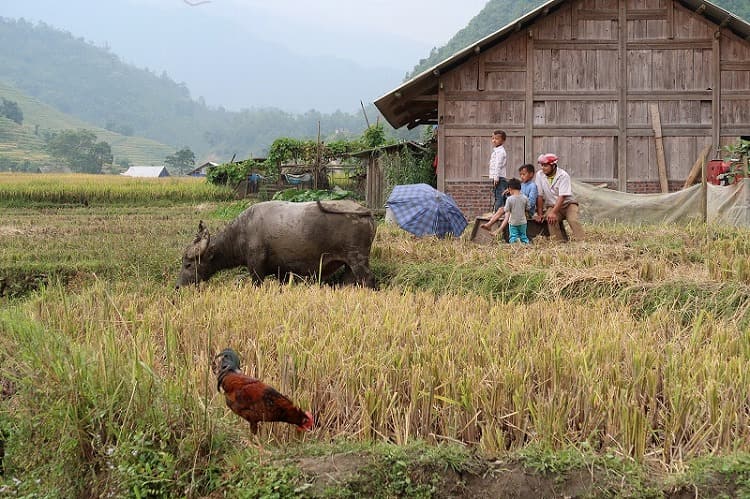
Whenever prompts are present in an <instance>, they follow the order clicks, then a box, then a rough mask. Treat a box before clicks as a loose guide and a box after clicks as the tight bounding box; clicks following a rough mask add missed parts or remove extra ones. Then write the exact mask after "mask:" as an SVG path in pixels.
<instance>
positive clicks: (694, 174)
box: [682, 144, 713, 189]
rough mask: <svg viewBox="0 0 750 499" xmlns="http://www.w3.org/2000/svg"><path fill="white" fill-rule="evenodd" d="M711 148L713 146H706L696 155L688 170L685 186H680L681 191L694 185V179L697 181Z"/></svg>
mask: <svg viewBox="0 0 750 499" xmlns="http://www.w3.org/2000/svg"><path fill="white" fill-rule="evenodd" d="M712 146H713V144H706V145H705V146H704V147H703V149H701V152H700V154H698V159H696V160H695V163H693V167H692V168H691V169H690V173H688V176H687V178H686V179H685V185H683V186H682V188H683V189H687V188H688V187H690V186H691V185H693V184H694V183H695V179H697V178H698V175H700V174H701V172H702V171H703V165H704V164H705V163H706V159H708V152H709V151H710V150H711V147H712Z"/></svg>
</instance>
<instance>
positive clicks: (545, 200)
mask: <svg viewBox="0 0 750 499" xmlns="http://www.w3.org/2000/svg"><path fill="white" fill-rule="evenodd" d="M558 161H559V158H558V157H557V156H556V155H555V154H552V153H547V154H542V155H540V156H539V158H538V159H537V162H538V163H539V164H540V165H541V166H542V168H541V170H539V171H538V172H537V173H536V177H535V182H536V187H537V190H538V191H539V196H538V198H537V205H536V214H535V215H534V220H536V221H537V222H541V221H543V220H546V221H547V226H548V227H549V233H550V237H551V238H552V239H553V240H556V241H564V240H565V238H564V236H563V226H562V221H563V220H567V221H568V225H569V226H570V230H571V232H572V233H573V238H574V239H576V240H578V241H582V240H583V239H584V233H583V226H582V225H581V223H580V222H579V221H578V201H576V198H575V197H574V196H573V190H572V185H571V180H570V175H569V174H568V172H566V171H565V170H563V169H562V168H559V167H558V166H557V162H558Z"/></svg>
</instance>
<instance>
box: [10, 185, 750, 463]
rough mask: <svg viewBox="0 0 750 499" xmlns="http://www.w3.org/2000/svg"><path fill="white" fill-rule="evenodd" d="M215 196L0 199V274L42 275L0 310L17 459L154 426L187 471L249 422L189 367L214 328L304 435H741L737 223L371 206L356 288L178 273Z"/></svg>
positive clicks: (494, 445)
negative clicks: (67, 203) (184, 199)
mask: <svg viewBox="0 0 750 499" xmlns="http://www.w3.org/2000/svg"><path fill="white" fill-rule="evenodd" d="M99 188H100V187H90V188H89V189H94V190H95V189H99ZM109 188H113V187H111V186H110V187H109ZM86 192H89V191H86ZM135 195H136V196H142V195H144V194H142V193H137V194H135ZM188 197H189V196H188ZM216 207H217V205H216V204H212V203H208V204H205V203H204V202H203V201H200V202H196V203H194V204H190V203H183V204H179V205H175V206H169V207H161V208H158V209H155V208H153V207H150V206H148V205H145V206H128V205H121V206H89V207H87V208H83V207H78V208H11V209H6V210H5V211H4V217H3V220H2V224H0V234H2V235H3V237H1V238H0V281H3V280H4V279H7V277H8V276H9V275H15V274H14V273H23V272H26V271H28V272H31V274H32V275H35V274H34V272H44V273H46V275H47V279H46V281H45V282H47V283H48V284H50V285H49V287H47V288H46V289H44V290H42V291H40V292H39V293H38V294H34V295H30V296H27V297H26V298H25V299H23V300H19V301H17V302H15V303H13V304H11V303H8V305H9V306H8V307H6V308H7V309H6V310H5V311H3V312H2V313H0V331H1V332H2V335H0V346H2V347H3V348H0V351H4V352H13V354H12V355H9V354H0V361H2V364H1V365H2V367H1V368H0V376H2V377H4V378H7V379H12V380H13V381H14V382H15V385H16V386H17V387H18V391H17V394H16V395H15V396H14V397H13V399H12V402H10V403H12V404H14V410H15V411H16V412H15V416H14V417H13V418H12V421H14V424H17V425H18V426H19V428H20V429H19V430H18V432H19V434H20V435H22V436H23V441H24V442H26V443H25V444H24V445H26V446H27V447H25V450H23V452H21V453H20V454H19V453H18V452H16V454H14V455H16V456H18V455H23V456H25V457H24V459H26V464H27V465H28V466H30V467H31V468H33V467H34V466H42V465H43V463H45V462H47V461H48V460H49V454H45V451H44V449H46V448H47V447H46V446H48V445H49V444H48V443H49V442H50V441H56V442H60V441H62V442H65V445H62V447H61V448H62V449H64V450H60V451H57V450H50V451H49V452H50V453H52V454H54V455H55V456H57V457H56V459H57V458H59V459H60V460H61V461H60V462H63V463H83V464H80V466H83V467H84V468H85V466H84V465H85V463H88V462H89V461H91V460H100V461H101V463H100V464H101V466H103V467H106V466H107V463H108V462H109V461H108V460H109V459H110V457H108V456H109V454H108V453H109V452H110V450H111V449H130V448H131V447H128V445H130V446H133V448H136V449H144V448H149V449H150V448H151V447H149V446H152V445H153V442H162V444H160V445H163V446H164V449H167V450H162V451H160V452H165V453H166V455H167V456H174V457H173V458H172V460H169V461H168V464H169V466H167V467H166V468H165V469H167V470H171V469H172V468H171V467H177V468H180V469H188V470H192V472H194V473H198V472H197V471H195V470H196V469H197V467H198V464H197V463H204V464H205V466H208V463H210V462H215V461H212V459H214V460H215V459H216V457H215V455H214V453H215V452H216V449H217V446H219V447H221V446H226V445H227V442H234V443H238V442H239V443H247V442H249V439H248V437H247V428H246V425H245V424H244V423H243V422H242V421H241V420H239V419H238V418H237V417H236V416H234V415H233V414H231V413H229V412H228V411H227V409H226V408H225V407H224V405H223V401H222V399H221V396H220V395H218V394H217V392H216V390H215V380H214V379H213V376H212V375H211V374H210V371H209V360H210V359H211V357H212V356H213V355H214V354H215V353H216V352H217V351H219V350H220V349H222V348H224V347H226V346H231V347H233V348H235V349H236V350H237V351H238V352H240V354H241V356H242V357H243V360H244V364H245V366H244V367H245V370H246V371H247V372H248V373H250V374H253V375H256V376H259V377H261V378H263V379H264V380H266V381H268V382H270V383H271V384H273V385H275V386H276V387H277V388H279V389H280V390H281V391H282V392H284V393H287V394H288V395H290V396H291V397H292V398H293V399H295V400H296V401H297V402H298V403H299V404H300V405H301V406H303V407H305V408H310V409H312V411H313V412H314V414H315V416H316V419H317V423H318V425H317V429H316V431H314V432H313V433H312V434H310V435H306V436H304V437H303V438H305V439H307V440H315V441H328V440H329V439H334V438H337V437H346V438H349V439H354V440H358V441H361V442H369V441H372V440H385V441H391V442H396V443H399V444H407V443H410V442H412V441H414V440H416V439H424V440H427V441H429V442H461V443H463V444H466V445H470V446H472V447H475V448H477V449H479V450H480V451H482V452H483V453H488V454H496V453H498V452H500V451H503V450H505V449H519V448H523V447H525V446H527V445H528V444H530V443H537V444H540V445H543V446H546V447H548V448H562V447H566V446H568V445H574V446H575V445H586V446H589V447H590V448H593V449H596V450H601V451H602V452H605V451H606V452H607V453H609V454H615V455H621V456H626V457H627V458H632V459H636V460H641V461H649V462H656V463H659V465H660V466H662V467H664V468H665V469H679V468H680V466H682V463H683V462H684V460H686V459H690V458H692V457H696V456H704V455H712V454H723V453H729V452H733V451H747V450H748V449H750V402H749V401H750V379H749V378H750V375H749V374H748V370H747V368H746V366H747V365H749V364H750V336H749V333H748V331H750V329H749V328H748V321H749V320H750V293H749V292H748V282H749V281H748V279H749V275H748V274H750V270H748V266H747V264H746V263H745V262H746V261H747V259H748V257H749V256H750V233H748V231H746V230H727V229H718V228H707V227H705V226H689V227H675V226H656V227H647V228H643V227H627V226H614V227H604V226H593V225H592V226H587V227H586V229H587V233H588V234H589V240H588V241H586V242H580V243H572V244H554V243H551V242H547V241H543V240H540V241H538V242H537V243H535V244H534V245H533V246H531V247H523V246H509V245H504V244H502V245H501V244H498V245H487V246H481V245H476V244H474V243H472V242H470V241H468V240H467V237H466V236H465V237H464V238H461V239H453V240H451V239H448V240H438V239H432V238H423V239H418V238H414V237H412V236H410V235H408V234H406V233H404V232H403V231H401V230H400V229H398V228H396V227H393V226H387V225H381V226H380V227H379V229H378V235H377V238H376V241H375V244H374V247H373V257H372V265H373V268H374V270H375V273H376V275H377V277H378V279H379V282H380V290H378V291H371V290H364V289H358V288H338V287H328V286H318V285H316V284H314V283H313V284H310V283H278V282H276V281H270V282H267V283H265V284H264V285H262V286H259V287H255V286H253V285H252V284H250V282H249V281H243V280H238V279H237V276H238V274H237V273H226V274H223V275H221V274H220V275H217V276H215V278H214V279H213V280H212V281H211V282H209V283H208V284H206V285H203V286H201V287H200V288H187V289H182V290H181V291H180V292H179V293H177V292H175V291H174V290H173V287H172V285H173V279H174V276H175V275H176V272H177V265H178V260H179V256H180V254H181V251H182V248H183V247H184V246H185V245H186V244H187V243H188V242H189V240H190V238H191V237H192V234H193V232H194V230H195V226H196V225H197V220H198V219H199V218H200V219H203V220H208V221H209V226H210V227H211V229H212V231H214V232H215V231H217V230H218V229H219V228H220V227H221V225H222V224H223V223H225V222H224V221H223V220H217V219H216V218H215V217H216V214H219V213H223V212H224V210H223V209H215V208H216ZM218 207H219V208H223V206H222V205H218ZM212 218H213V220H212ZM68 270H69V271H70V272H71V274H70V275H72V276H73V277H71V278H70V279H67V280H64V279H63V280H61V281H60V284H55V282H56V281H55V279H54V276H56V275H59V274H60V273H64V272H67V271H68ZM0 284H2V282H0ZM0 294H2V293H0ZM11 305H12V306H11ZM34 379H44V380H45V383H44V384H35V383H34V382H33V381H31V380H34ZM32 401H33V403H32ZM39 407H45V411H39V410H38V409H37V408H39ZM1 414H2V413H0V415H1ZM16 418H17V419H16ZM33 425H36V426H33ZM27 426H28V427H27ZM40 427H41V428H45V430H44V431H43V432H41V433H38V432H37V433H35V431H36V430H32V428H40ZM298 438H300V437H299V436H298V435H296V434H295V433H294V431H293V430H291V429H288V428H286V427H282V426H274V425H266V426H265V427H264V428H263V429H262V432H261V440H262V441H263V442H275V443H284V444H288V443H290V442H292V441H294V440H296V439H298ZM19 440H20V439H19ZM221 448H225V447H221ZM55 449H57V447H55ZM117 452H119V451H117ZM123 452H124V451H123ZM55 453H57V454H55ZM157 454H158V453H157ZM158 455H159V456H161V454H158ZM60 456H67V458H66V459H67V461H66V460H64V459H62V457H60ZM128 456H131V457H128ZM212 456H213V457H212ZM122 458H123V459H125V460H126V461H127V460H128V459H132V455H131V454H128V453H124V454H123V457H122ZM162 458H163V456H162V457H160V458H159V459H162ZM17 459H18V458H17ZM164 459H166V458H164ZM127 462H130V461H127ZM159 462H161V461H159ZM136 464H137V463H136ZM162 464H163V463H162ZM57 466H59V467H60V468H59V469H61V470H64V471H65V472H64V473H62V472H61V473H62V475H61V476H71V477H75V476H76V475H75V469H76V468H75V466H77V465H76V464H67V465H62V464H57ZM65 466H68V467H67V468H66V467H65ZM128 466H131V468H129V469H132V470H135V471H133V473H135V474H136V475H137V473H140V472H141V471H139V470H140V468H138V467H137V466H135V464H132V463H131V464H130V465H128ZM165 466H166V465H165ZM164 473H165V474H168V471H165V472H164ZM134 476H135V475H134Z"/></svg>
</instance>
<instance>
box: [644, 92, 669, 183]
mask: <svg viewBox="0 0 750 499" xmlns="http://www.w3.org/2000/svg"><path fill="white" fill-rule="evenodd" d="M648 109H649V112H650V113H651V127H652V128H653V129H654V142H655V143H656V166H657V167H658V168H659V185H660V186H661V192H669V180H668V177H667V161H666V158H665V157H664V140H663V138H662V135H661V116H660V115H659V104H651V105H649V107H648Z"/></svg>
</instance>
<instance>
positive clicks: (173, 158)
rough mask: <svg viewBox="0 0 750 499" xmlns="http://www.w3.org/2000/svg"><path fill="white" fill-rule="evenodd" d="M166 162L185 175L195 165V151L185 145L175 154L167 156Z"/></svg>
mask: <svg viewBox="0 0 750 499" xmlns="http://www.w3.org/2000/svg"><path fill="white" fill-rule="evenodd" d="M164 163H165V164H166V165H168V166H171V167H172V168H173V169H174V170H176V171H177V172H179V174H180V175H184V174H185V173H187V170H189V169H191V168H192V167H193V166H195V153H194V152H193V151H191V150H190V148H189V147H187V146H185V147H183V148H182V149H180V150H179V151H177V152H175V153H174V154H171V155H169V156H167V158H166V159H165V160H164Z"/></svg>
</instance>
